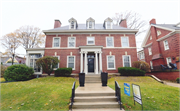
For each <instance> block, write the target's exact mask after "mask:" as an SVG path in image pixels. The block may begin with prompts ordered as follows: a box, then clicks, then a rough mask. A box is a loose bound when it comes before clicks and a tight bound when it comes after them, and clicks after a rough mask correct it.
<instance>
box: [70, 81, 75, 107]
mask: <svg viewBox="0 0 180 111" xmlns="http://www.w3.org/2000/svg"><path fill="white" fill-rule="evenodd" d="M75 86H76V82H74V83H73V86H72V95H71V111H72V105H73V102H74V97H75Z"/></svg>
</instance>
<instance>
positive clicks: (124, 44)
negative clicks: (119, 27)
mask: <svg viewBox="0 0 180 111" xmlns="http://www.w3.org/2000/svg"><path fill="white" fill-rule="evenodd" d="M121 44H122V47H129V38H128V37H121Z"/></svg>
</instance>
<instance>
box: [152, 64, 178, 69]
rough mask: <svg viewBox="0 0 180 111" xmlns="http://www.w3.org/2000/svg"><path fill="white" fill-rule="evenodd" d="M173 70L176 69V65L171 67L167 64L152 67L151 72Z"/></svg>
mask: <svg viewBox="0 0 180 111" xmlns="http://www.w3.org/2000/svg"><path fill="white" fill-rule="evenodd" d="M175 69H177V65H176V63H175V64H172V65H171V66H170V65H167V64H164V65H162V64H161V65H157V66H153V68H152V69H151V71H166V70H175Z"/></svg>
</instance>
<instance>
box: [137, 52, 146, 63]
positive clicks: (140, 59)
mask: <svg viewBox="0 0 180 111" xmlns="http://www.w3.org/2000/svg"><path fill="white" fill-rule="evenodd" d="M137 58H138V61H145V56H144V50H140V51H138V52H137Z"/></svg>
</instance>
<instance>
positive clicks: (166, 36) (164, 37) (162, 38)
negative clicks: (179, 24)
mask: <svg viewBox="0 0 180 111" xmlns="http://www.w3.org/2000/svg"><path fill="white" fill-rule="evenodd" d="M173 34H175V31H173V32H170V33H168V34H167V35H165V36H163V37H161V38H159V39H157V40H156V41H161V40H164V39H166V38H168V37H169V36H171V35H173Z"/></svg>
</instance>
